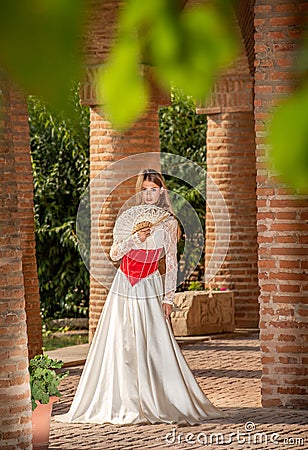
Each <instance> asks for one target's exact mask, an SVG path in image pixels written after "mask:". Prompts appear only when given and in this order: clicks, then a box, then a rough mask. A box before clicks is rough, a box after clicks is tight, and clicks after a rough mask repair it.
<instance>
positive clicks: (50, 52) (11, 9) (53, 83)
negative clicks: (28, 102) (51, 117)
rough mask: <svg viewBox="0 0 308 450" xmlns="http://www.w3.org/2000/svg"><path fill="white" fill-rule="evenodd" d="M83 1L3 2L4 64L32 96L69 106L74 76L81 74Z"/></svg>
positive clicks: (0, 56) (0, 58)
mask: <svg viewBox="0 0 308 450" xmlns="http://www.w3.org/2000/svg"><path fill="white" fill-rule="evenodd" d="M84 5H85V1H84V0H65V1H64V0H26V1H24V0H13V1H4V2H1V14H0V65H1V66H3V67H4V68H5V69H6V70H7V71H8V73H9V74H10V76H11V77H12V78H13V80H14V81H15V82H17V83H18V84H19V85H20V86H21V87H23V89H24V90H25V91H26V93H27V94H35V95H37V96H40V97H43V98H44V99H45V100H47V101H48V102H49V103H50V104H51V105H52V106H54V107H56V108H58V109H64V110H65V109H66V110H67V109H68V108H69V105H70V103H69V101H68V98H69V96H70V90H71V86H72V81H73V80H76V81H77V80H80V77H81V67H82V62H81V56H80V55H79V54H78V45H80V44H79V40H80V37H81V36H82V15H84V10H85V7H84Z"/></svg>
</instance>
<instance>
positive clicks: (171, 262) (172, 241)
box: [163, 219, 178, 305]
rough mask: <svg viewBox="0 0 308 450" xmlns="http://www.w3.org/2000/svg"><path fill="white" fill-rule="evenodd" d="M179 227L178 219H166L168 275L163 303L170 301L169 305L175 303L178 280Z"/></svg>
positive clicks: (166, 276)
mask: <svg viewBox="0 0 308 450" xmlns="http://www.w3.org/2000/svg"><path fill="white" fill-rule="evenodd" d="M177 229H178V223H177V220H176V219H173V220H168V221H166V225H165V246H164V247H165V253H166V275H165V295H164V300H163V303H168V304H169V305H172V304H173V299H174V293H175V290H176V282H177V272H178V261H177Z"/></svg>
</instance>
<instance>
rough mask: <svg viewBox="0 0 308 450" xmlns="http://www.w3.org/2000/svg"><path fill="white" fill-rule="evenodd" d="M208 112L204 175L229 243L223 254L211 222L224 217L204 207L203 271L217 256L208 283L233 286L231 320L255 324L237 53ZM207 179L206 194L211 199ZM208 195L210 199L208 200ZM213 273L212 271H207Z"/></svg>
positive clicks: (244, 115)
mask: <svg viewBox="0 0 308 450" xmlns="http://www.w3.org/2000/svg"><path fill="white" fill-rule="evenodd" d="M198 112H202V113H206V114H207V115H208V127H207V175H208V179H209V177H211V179H212V180H213V181H214V183H215V184H216V186H217V187H218V189H219V190H220V192H221V194H222V195H223V197H224V199H225V202H226V206H227V208H228V211H229V221H230V243H229V249H228V253H227V255H226V256H225V258H224V259H223V256H222V255H220V253H221V250H220V249H219V246H218V248H216V249H215V254H214V253H213V252H214V248H215V245H217V239H218V238H219V237H218V236H217V235H216V234H217V225H219V224H220V225H221V226H223V225H224V224H223V223H221V222H224V221H225V220H226V218H225V217H222V216H221V214H220V212H219V211H218V213H217V211H216V213H214V214H213V211H212V210H211V207H210V203H207V209H206V243H205V266H206V267H205V270H206V273H207V270H209V269H207V267H208V265H209V262H210V260H211V258H215V259H216V260H217V261H218V260H219V259H221V260H222V259H223V261H222V262H223V264H222V266H221V267H220V269H219V270H218V272H217V273H216V274H215V272H214V273H212V274H211V275H212V279H211V280H210V285H211V287H220V286H224V287H226V288H229V289H233V290H234V291H235V320H236V326H238V327H257V326H258V320H259V319H258V309H259V308H258V294H259V288H258V274H257V228H256V192H255V191H256V167H255V134H254V118H253V110H252V78H251V75H250V73H249V67H248V61H247V58H246V57H245V56H244V55H243V56H242V57H241V58H239V60H238V61H237V62H236V64H235V65H234V67H233V68H232V69H230V70H229V71H228V72H227V73H226V74H225V75H224V76H223V77H221V78H220V79H219V80H218V82H217V83H216V86H215V89H214V92H213V94H212V97H211V98H210V99H209V100H208V102H207V105H206V107H203V108H201V107H200V108H198ZM215 195H216V194H215V192H214V191H213V190H212V187H211V184H210V183H209V180H208V181H207V198H208V199H209V198H210V197H212V198H213V196H215ZM213 201H214V200H213V199H212V201H211V203H213ZM212 272H213V271H212Z"/></svg>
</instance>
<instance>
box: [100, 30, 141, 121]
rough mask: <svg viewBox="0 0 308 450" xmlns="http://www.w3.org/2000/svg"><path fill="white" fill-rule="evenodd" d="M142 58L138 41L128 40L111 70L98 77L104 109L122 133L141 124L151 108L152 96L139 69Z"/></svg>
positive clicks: (113, 55)
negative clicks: (133, 123)
mask: <svg viewBox="0 0 308 450" xmlns="http://www.w3.org/2000/svg"><path fill="white" fill-rule="evenodd" d="M139 58H140V54H139V45H138V41H137V40H136V38H130V39H128V38H127V39H125V40H123V42H121V45H118V46H116V47H115V49H114V51H113V52H112V53H111V58H110V61H109V65H108V67H104V68H103V69H101V70H100V72H99V75H98V92H99V96H100V97H101V99H102V103H103V105H104V109H105V111H106V112H107V115H108V118H109V119H110V120H111V122H113V123H114V124H116V126H117V128H120V129H121V128H126V127H127V126H129V125H130V124H131V123H132V122H134V121H135V120H137V119H138V117H139V116H140V115H141V114H142V112H143V111H144V109H145V107H146V104H147V100H148V93H147V89H146V85H145V83H144V80H143V77H142V74H141V73H140V71H141V67H139V66H138V62H139ZM138 67H139V71H138V70H137V69H138Z"/></svg>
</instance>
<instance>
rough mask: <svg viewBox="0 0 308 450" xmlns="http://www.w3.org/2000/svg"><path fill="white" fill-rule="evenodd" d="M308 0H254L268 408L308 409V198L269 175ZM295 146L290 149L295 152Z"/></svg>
mask: <svg viewBox="0 0 308 450" xmlns="http://www.w3.org/2000/svg"><path fill="white" fill-rule="evenodd" d="M307 11H308V2H304V1H297V2H290V1H277V0H271V1H264V0H263V1H260V0H256V2H255V27H256V33H255V52H256V61H255V68H256V73H255V127H256V144H257V148H256V158H257V208H258V214H257V221H258V243H259V283H260V287H261V294H260V299H259V301H260V313H261V320H260V339H261V351H262V365H263V375H262V401H263V405H264V406H294V407H299V408H300V407H307V406H308V392H307V366H308V358H307V350H308V347H307V340H308V339H307V335H308V332H307V330H308V327H307V314H308V313H307V298H308V275H307V272H308V260H307V255H308V245H307V244H308V241H307V234H308V221H307V218H308V199H307V197H304V196H299V195H294V194H293V193H292V191H291V190H290V189H288V188H286V187H285V186H284V185H283V184H281V182H279V180H278V179H274V178H271V177H270V176H269V174H268V170H267V166H266V162H265V154H266V151H267V144H266V124H267V123H268V120H269V118H270V116H269V109H270V108H271V106H272V105H273V104H276V103H277V100H279V99H280V98H282V97H284V96H286V95H288V94H289V93H290V92H291V91H292V90H293V89H294V85H295V84H296V79H295V77H294V67H295V66H294V63H295V55H296V53H295V50H296V45H297V42H298V40H299V38H300V36H301V32H302V29H303V24H304V22H305V21H307ZM290 150H291V149H290Z"/></svg>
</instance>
